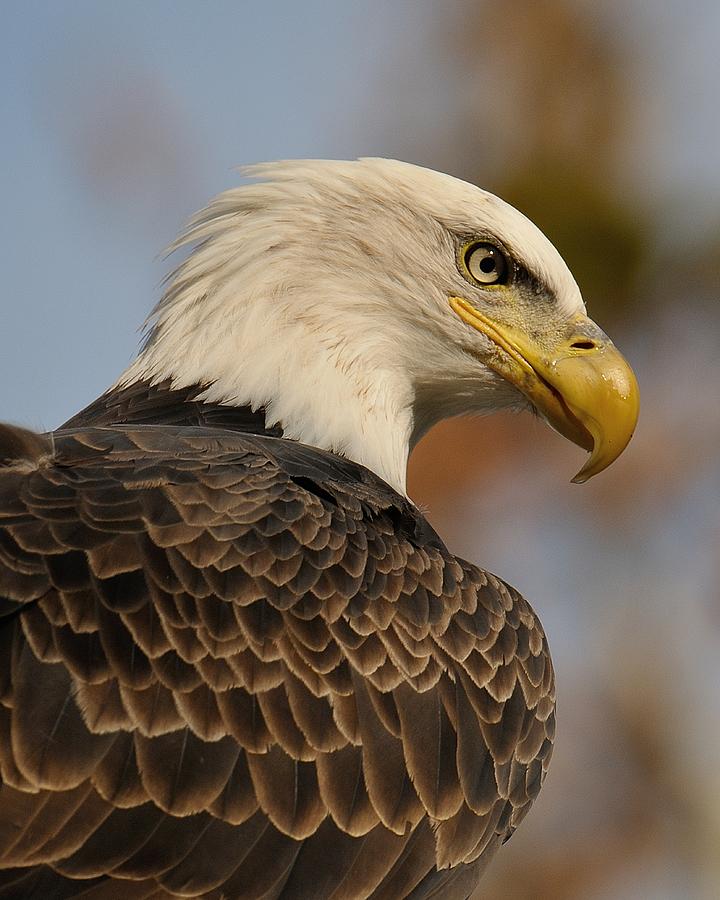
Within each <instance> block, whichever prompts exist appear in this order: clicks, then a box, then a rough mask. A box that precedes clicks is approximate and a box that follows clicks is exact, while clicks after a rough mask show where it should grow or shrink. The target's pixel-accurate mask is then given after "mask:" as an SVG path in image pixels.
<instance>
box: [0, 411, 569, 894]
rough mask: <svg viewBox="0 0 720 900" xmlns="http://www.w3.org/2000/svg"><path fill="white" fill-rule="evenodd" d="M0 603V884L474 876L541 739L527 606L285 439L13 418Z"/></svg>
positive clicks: (525, 786)
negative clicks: (38, 431)
mask: <svg viewBox="0 0 720 900" xmlns="http://www.w3.org/2000/svg"><path fill="white" fill-rule="evenodd" d="M0 616H2V618H1V619H0V779H1V786H0V897H17V896H28V897H48V896H53V897H75V896H82V897H87V898H98V900H99V898H105V897H107V898H111V897H112V898H114V897H117V896H120V895H122V896H123V897H137V898H138V900H140V898H155V897H177V896H183V897H200V896H204V897H218V898H219V897H225V898H272V897H282V898H308V900H309V898H312V900H319V898H331V897H332V898H351V897H352V898H355V897H358V898H359V897H378V898H380V897H390V898H395V897H404V896H413V897H426V896H427V897H430V896H443V897H447V898H453V897H466V896H467V895H468V894H469V892H470V891H471V890H472V885H473V884H474V883H475V881H476V879H477V875H478V873H479V871H480V868H481V867H482V865H484V864H485V863H486V861H487V859H488V858H489V856H490V855H491V854H492V852H493V851H494V849H495V848H496V846H497V845H498V844H499V843H500V842H501V841H502V840H503V839H505V838H506V837H507V836H509V834H511V833H512V831H513V829H514V828H515V827H516V826H517V824H518V822H519V821H520V819H521V818H522V817H523V816H524V815H525V813H526V812H527V810H528V808H529V806H530V804H531V803H532V801H533V799H534V797H535V796H536V794H537V792H538V790H539V789H540V785H541V782H542V778H543V775H544V772H545V770H546V768H547V764H548V762H549V758H550V752H551V746H552V738H553V725H554V712H553V710H554V703H553V675H552V668H551V664H550V659H549V655H548V650H547V645H546V642H545V638H544V635H543V632H542V630H541V627H540V625H539V623H538V621H537V619H536V617H535V615H534V613H533V612H532V610H531V609H530V607H529V606H528V605H527V603H526V602H525V601H524V600H523V599H522V598H521V597H520V596H519V595H518V594H517V593H516V592H515V591H513V590H512V589H511V588H509V587H507V586H506V585H505V584H503V583H502V582H501V581H499V580H498V579H496V578H494V577H493V576H491V575H489V574H486V573H485V572H482V571H481V570H479V569H477V568H475V567H473V566H470V565H468V564H467V563H464V562H463V561H461V560H458V559H455V558H454V557H452V556H451V555H450V554H449V553H448V552H447V550H446V549H445V547H444V546H443V545H442V543H441V542H440V541H439V539H437V536H436V535H434V533H433V532H432V530H431V529H430V528H429V526H428V525H427V523H426V522H425V521H424V520H423V519H422V517H421V516H420V515H419V514H418V513H417V512H416V511H415V510H414V508H413V507H411V506H410V505H409V504H408V503H407V501H405V500H403V498H401V497H399V496H398V495H396V494H394V493H393V492H392V491H391V490H390V488H388V487H387V485H385V484H384V483H382V482H380V481H379V480H378V479H375V478H374V476H372V475H371V474H370V473H368V472H366V471H365V470H361V469H360V468H359V467H355V466H353V464H349V463H347V462H345V461H342V460H339V459H337V458H335V457H333V456H331V455H330V454H324V453H321V452H320V451H315V450H312V449H311V448H305V447H301V446H300V445H297V444H291V443H290V442H286V441H282V440H279V439H274V438H270V437H257V436H249V435H241V434H233V433H231V432H228V431H223V430H221V429H203V428H181V427H173V426H116V427H114V428H94V429H92V428H91V429H76V430H69V431H65V432H60V433H57V434H56V435H55V436H54V438H53V440H52V442H51V441H50V440H49V439H45V438H42V437H40V436H38V435H33V434H30V433H27V432H22V431H21V430H19V429H10V428H7V427H5V428H4V430H3V431H2V432H0ZM120 892H122V893H120Z"/></svg>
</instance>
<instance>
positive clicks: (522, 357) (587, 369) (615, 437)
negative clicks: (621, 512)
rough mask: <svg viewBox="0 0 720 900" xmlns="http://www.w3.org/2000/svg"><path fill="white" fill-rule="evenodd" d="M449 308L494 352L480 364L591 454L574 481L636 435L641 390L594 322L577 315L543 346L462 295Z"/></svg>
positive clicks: (597, 469)
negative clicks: (564, 330) (495, 319)
mask: <svg viewBox="0 0 720 900" xmlns="http://www.w3.org/2000/svg"><path fill="white" fill-rule="evenodd" d="M450 306H451V307H452V309H453V310H454V311H455V312H456V313H457V314H458V316H460V318H461V319H462V320H463V322H466V323H467V324H468V325H472V327H473V328H475V329H477V330H478V331H481V332H482V333H483V334H484V335H486V337H488V338H489V339H490V340H491V341H492V342H493V344H494V345H495V347H496V348H497V352H496V353H495V354H494V355H493V356H492V357H490V358H489V359H487V360H485V362H487V364H488V365H489V366H490V367H491V368H492V369H494V370H495V371H496V372H497V373H498V374H499V375H502V377H503V378H505V379H506V380H507V381H509V382H510V383H511V384H513V385H515V387H516V388H518V390H520V391H521V392H522V393H523V394H525V396H526V397H527V398H528V399H529V400H530V401H531V403H532V404H533V406H535V408H536V409H537V410H538V411H539V412H540V413H541V414H542V415H543V416H544V417H545V418H546V419H547V421H548V422H549V423H550V425H552V426H553V428H555V429H556V431H559V432H560V434H562V435H563V436H564V437H566V438H568V439H569V440H571V441H573V443H575V444H578V445H579V446H580V447H582V448H583V449H585V450H588V451H589V452H590V457H589V459H588V461H587V462H586V463H585V465H584V466H583V467H582V469H581V470H580V471H579V472H578V473H577V475H576V476H575V477H574V478H573V479H572V480H573V481H574V482H576V483H582V482H584V481H587V480H588V479H589V478H592V476H593V475H597V473H598V472H602V470H603V469H606V468H607V467H608V466H609V465H610V464H611V463H612V462H614V461H615V460H616V459H617V458H618V456H620V454H621V453H622V452H623V450H624V449H625V447H626V446H627V444H628V442H629V440H630V438H631V437H632V435H633V431H634V430H635V425H636V423H637V418H638V409H639V403H640V391H639V389H638V384H637V381H636V379H635V374H634V373H633V370H632V369H631V368H630V366H629V365H628V363H627V362H626V361H625V359H624V358H623V356H622V354H621V353H620V352H619V351H618V350H617V349H616V348H615V346H614V345H613V343H612V341H611V340H610V339H609V338H608V337H607V336H606V335H605V334H603V332H602V331H601V330H600V329H599V328H598V327H597V325H595V323H594V322H593V321H592V320H591V319H589V318H587V316H583V315H578V316H576V317H575V318H573V320H572V321H571V322H570V326H569V330H568V332H567V334H566V335H564V336H563V337H562V338H560V339H555V340H552V341H550V342H549V343H552V344H553V346H549V345H548V346H542V347H541V346H540V345H539V344H537V343H534V342H533V341H532V340H531V339H530V338H529V337H528V335H526V334H523V333H521V332H520V331H519V330H517V329H515V328H512V327H511V326H508V325H500V324H498V323H497V322H493V321H491V320H490V319H489V318H487V316H485V315H483V314H482V313H481V312H479V311H478V310H477V309H475V307H474V306H473V305H472V304H471V303H469V302H468V301H467V300H464V299H463V298H461V297H450Z"/></svg>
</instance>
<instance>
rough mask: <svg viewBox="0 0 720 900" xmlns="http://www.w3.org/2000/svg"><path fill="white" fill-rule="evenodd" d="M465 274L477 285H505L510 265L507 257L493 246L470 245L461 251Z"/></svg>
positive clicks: (482, 244)
mask: <svg viewBox="0 0 720 900" xmlns="http://www.w3.org/2000/svg"><path fill="white" fill-rule="evenodd" d="M463 263H464V265H465V269H466V271H467V273H468V274H469V275H470V277H471V278H472V280H473V281H475V282H476V283H477V284H479V285H482V286H485V285H489V284H506V283H507V279H508V274H509V272H510V265H509V263H508V259H507V256H506V255H505V254H504V253H503V251H502V250H499V249H498V248H497V247H495V246H494V245H493V244H488V243H485V242H482V243H477V242H475V243H472V244H468V246H467V247H466V248H465V250H464V251H463Z"/></svg>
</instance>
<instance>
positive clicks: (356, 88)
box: [0, 0, 720, 427]
mask: <svg viewBox="0 0 720 900" xmlns="http://www.w3.org/2000/svg"><path fill="white" fill-rule="evenodd" d="M579 3H580V5H583V6H586V7H590V8H592V9H593V10H595V9H597V13H596V12H593V15H597V16H598V17H600V20H601V26H602V27H605V28H608V29H611V30H614V31H616V32H617V33H618V34H620V35H621V37H622V40H623V41H624V42H625V43H626V44H627V45H628V46H629V47H630V49H631V56H632V57H634V58H635V59H637V60H639V61H644V63H645V64H646V65H644V68H643V70H642V74H641V75H640V76H638V77H637V78H636V79H635V82H634V88H633V89H634V90H636V91H640V92H641V93H644V94H645V97H644V98H643V104H642V105H643V106H644V107H645V114H646V115H647V117H648V119H647V122H648V124H647V125H645V124H642V123H641V127H643V128H644V127H653V128H657V130H658V132H659V134H660V135H661V138H660V139H658V140H657V141H655V142H653V144H652V147H651V149H650V153H651V158H650V159H647V158H646V157H647V156H648V148H647V146H644V147H643V157H642V158H641V159H637V158H635V159H633V158H629V159H628V168H627V171H628V177H629V178H631V179H633V180H642V181H643V182H645V183H646V189H647V191H648V193H649V194H651V195H652V194H655V195H657V196H663V195H665V196H669V195H673V194H676V195H681V196H686V197H687V198H688V202H687V203H684V204H681V205H680V212H679V213H678V215H679V216H680V217H681V218H682V217H684V219H685V220H686V221H684V222H682V221H681V222H680V223H679V224H682V225H683V226H684V227H688V228H698V227H705V226H706V225H707V223H708V222H712V221H713V216H714V210H715V209H716V208H717V201H718V195H719V194H720V166H718V164H717V163H718V148H719V146H720V141H719V140H718V130H719V128H718V115H717V113H716V107H717V98H716V91H717V85H718V83H719V80H720V68H719V66H718V56H719V55H718V53H717V41H718V35H719V34H720V5H718V4H716V3H714V2H710V0H706V2H702V0H691V2H689V3H688V2H683V3H680V2H675V0H669V2H649V0H645V2H641V0H632V2H630V3H614V4H613V3H604V4H603V3H601V4H597V3H595V4H589V3H586V2H585V0H579ZM463 9H466V7H465V6H463V5H462V4H458V3H457V2H454V0H449V2H429V0H417V2H412V3H411V2H397V3H387V2H382V0H365V2H357V3H351V2H346V3H337V2H336V3H332V2H320V0H310V2H303V3H297V2H290V0H276V2H273V3H265V2H217V0H216V2H205V3H199V2H194V3H190V2H167V0H164V2H163V0H151V2H132V0H124V2H123V3H110V2H88V0H74V2H47V0H44V2H37V0H25V2H5V3H3V28H2V32H1V33H0V84H1V85H2V95H1V96H2V122H3V140H2V141H1V142H0V178H1V179H2V197H3V212H4V214H3V217H2V241H0V254H1V258H0V265H1V266H2V272H3V276H4V278H3V297H2V299H1V300H0V334H1V335H2V352H1V353H0V413H1V414H2V416H3V418H6V419H10V420H13V421H18V422H24V423H27V424H30V425H33V426H39V427H51V426H54V425H56V424H58V423H59V422H61V421H62V420H64V418H65V417H67V416H68V415H70V414H71V413H72V412H73V411H74V410H76V409H77V408H78V407H79V406H81V405H82V404H84V403H85V402H87V401H89V400H91V399H92V398H93V397H94V396H95V395H96V394H97V393H98V392H99V391H101V390H102V389H104V388H105V387H106V386H107V385H108V384H109V383H110V382H111V381H112V380H113V378H114V377H115V375H116V374H117V373H118V372H119V371H120V370H121V369H122V368H123V367H124V366H125V365H126V363H127V362H128V360H129V359H130V357H131V356H132V354H133V352H134V350H135V347H136V346H137V339H138V338H137V328H138V326H139V324H140V323H141V321H142V320H143V318H144V316H145V314H146V313H147V312H148V310H149V309H150V308H151V306H152V305H153V303H154V302H155V300H156V299H157V297H158V286H159V282H160V280H161V277H162V275H163V274H164V272H165V271H166V270H167V266H166V265H165V264H164V263H163V262H162V261H161V260H160V258H159V254H160V253H161V251H162V249H163V247H164V246H166V245H167V244H168V243H169V242H170V240H171V239H172V238H173V237H174V235H175V234H176V233H177V231H178V229H179V228H180V226H181V225H182V223H183V222H184V221H185V220H186V218H187V217H188V216H189V215H190V214H191V213H192V212H193V211H194V210H195V209H197V208H198V207H199V206H200V205H202V204H203V203H204V202H205V201H206V199H207V198H208V197H210V196H211V195H212V194H214V193H216V192H217V191H220V190H222V189H223V188H225V187H228V186H231V185H232V184H233V183H235V181H236V178H237V176H236V174H235V173H234V172H233V167H235V166H237V165H240V164H242V163H245V162H252V161H257V160H264V159H274V158H281V157H296V156H321V157H353V156H359V155H365V154H377V155H401V156H403V157H404V158H407V159H410V160H411V161H415V162H420V163H423V164H427V165H431V166H432V165H438V164H439V162H440V161H439V159H438V154H437V153H436V152H435V149H434V143H433V141H434V136H435V135H437V134H438V133H442V129H443V127H444V123H445V122H449V121H450V119H451V118H452V116H453V115H454V113H455V109H456V106H457V103H458V101H459V99H460V98H461V97H462V95H463V90H464V81H463V63H462V60H461V59H457V60H453V54H452V52H451V51H450V52H447V44H448V43H449V42H450V41H451V40H452V37H453V34H454V29H457V27H458V22H457V18H458V11H460V13H461V14H463V15H465V14H466V13H463V12H462V11H463ZM477 15H478V17H482V20H483V21H484V20H486V21H487V29H486V33H487V40H488V41H492V33H493V27H492V26H493V17H494V16H498V15H502V9H501V7H498V6H496V5H495V6H493V5H488V6H485V5H484V4H482V3H479V4H477ZM483 33H484V32H483ZM477 52H478V54H480V55H482V53H483V47H482V46H478V48H477ZM494 90H495V86H494V85H493V84H488V95H489V96H492V94H493V91H494ZM658 125H659V128H658ZM472 127H473V128H475V127H476V125H475V124H473V125H472ZM488 139H489V141H492V129H490V130H489V131H488ZM447 155H448V154H447V152H446V153H445V154H444V158H443V162H444V163H445V166H446V168H447V167H448V164H447ZM450 163H451V164H452V160H450ZM677 224H678V223H677V222H675V223H673V225H672V228H675V227H676V226H677Z"/></svg>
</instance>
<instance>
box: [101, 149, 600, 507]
mask: <svg viewBox="0 0 720 900" xmlns="http://www.w3.org/2000/svg"><path fill="white" fill-rule="evenodd" d="M245 174H247V175H250V176H252V177H254V178H260V179H264V180H263V181H261V182H259V183H252V184H247V185H244V186H242V187H239V188H236V189H234V190H230V191H227V192H225V193H223V194H221V195H219V196H218V197H217V198H216V199H215V200H213V201H212V202H211V203H210V204H209V206H208V207H207V208H206V209H204V210H203V211H202V212H200V213H199V214H198V215H197V216H196V217H195V219H194V220H193V221H192V222H191V223H190V226H189V228H188V230H187V232H186V233H185V234H184V235H183V236H182V237H181V239H180V240H179V241H178V242H177V244H176V245H175V246H181V245H184V244H189V243H191V244H196V246H195V249H194V250H193V252H192V253H191V255H190V256H189V257H188V259H187V260H186V261H185V262H183V263H182V264H181V265H180V266H179V267H178V269H177V270H176V271H175V272H174V273H173V276H172V277H171V279H170V281H169V284H168V287H167V290H166V292H165V294H164V296H163V298H162V300H161V301H160V303H159V304H158V306H157V308H156V309H155V310H154V312H153V315H152V317H151V325H150V332H149V336H148V340H147V342H146V344H145V346H144V347H143V349H142V350H141V352H140V355H139V356H138V358H137V359H136V360H135V361H134V362H133V363H132V365H131V366H130V367H129V368H128V369H127V370H126V372H125V373H124V374H123V375H122V376H121V377H120V379H119V380H118V385H127V384H129V383H132V382H134V381H137V380H140V379H151V380H152V381H153V382H159V381H162V380H164V379H168V378H169V379H171V380H172V384H173V387H177V388H181V387H187V386H190V385H196V384H206V385H208V387H207V389H206V390H205V392H204V394H203V395H202V398H201V399H204V400H207V401H213V402H220V403H227V404H232V405H250V406H252V407H253V408H255V409H257V408H259V407H264V408H265V414H266V421H267V423H268V425H273V424H277V423H279V424H281V426H282V428H283V430H284V434H285V436H286V437H288V438H291V439H295V440H298V441H302V442H304V443H307V444H311V445H313V446H316V447H322V448H324V449H327V450H331V451H334V452H336V453H339V454H342V455H345V456H347V457H349V458H351V459H354V460H356V461H358V462H360V463H362V464H364V465H365V466H367V467H368V468H371V469H373V470H374V471H375V472H377V473H378V474H379V475H380V476H381V477H383V478H384V479H385V480H386V481H388V482H389V483H390V484H391V485H393V486H394V487H395V488H396V489H397V490H399V491H401V492H404V491H405V478H406V467H407V458H408V454H409V451H410V449H411V448H412V446H414V444H415V443H416V442H417V440H419V438H420V437H421V436H422V434H423V433H424V432H425V431H427V429H428V428H429V427H431V426H432V425H433V424H434V423H435V422H437V421H439V420H440V419H442V418H446V417H447V416H452V415H457V414H460V413H465V412H484V411H489V410H491V409H498V408H502V407H509V406H525V405H527V403H526V401H525V400H524V399H523V398H522V395H521V394H520V393H519V392H518V391H517V390H516V389H515V388H513V387H512V386H511V385H509V384H508V383H507V382H506V381H504V380H503V379H502V378H501V377H500V376H498V375H496V374H495V373H494V372H493V371H492V370H491V369H489V368H487V367H485V366H483V365H482V364H481V363H480V362H478V359H477V357H476V356H473V355H471V354H470V353H468V352H467V341H468V340H469V339H470V337H468V329H467V328H466V326H464V325H463V323H462V322H461V321H460V320H459V319H458V317H457V316H455V315H454V314H453V313H452V311H451V309H450V307H449V305H448V297H449V296H451V295H458V294H459V295H461V296H462V295H465V296H467V294H468V291H471V288H470V287H469V285H468V283H467V281H465V280H464V279H463V276H462V275H461V273H460V271H459V269H458V267H457V264H456V255H457V247H456V243H455V239H454V235H456V234H457V233H464V234H476V233H477V234H490V235H495V236H497V237H498V239H500V240H501V241H502V242H503V244H504V245H505V246H506V247H507V248H508V249H509V250H511V251H512V253H513V254H514V255H515V256H516V257H517V258H518V259H520V260H522V262H523V264H524V266H525V267H526V268H527V269H528V270H529V271H531V272H532V273H533V274H534V275H535V276H536V277H537V278H538V279H539V280H540V281H541V282H542V283H543V284H544V285H546V286H547V289H548V291H549V292H550V293H551V294H552V296H553V297H554V302H555V303H556V305H557V308H558V311H559V312H560V313H561V314H563V315H566V316H568V317H569V316H571V315H572V314H573V313H576V312H578V311H580V310H583V309H584V307H583V304H582V299H581V297H580V292H579V290H578V288H577V285H576V284H575V281H574V280H573V277H572V275H571V274H570V272H569V270H568V268H567V266H566V265H565V263H564V262H563V260H562V258H561V257H560V255H559V254H558V253H557V251H556V250H555V248H554V247H553V246H552V244H551V243H550V242H549V241H548V240H547V238H546V237H545V236H544V235H543V234H542V233H541V232H540V231H539V230H538V229H537V228H536V227H535V226H534V225H533V224H532V223H531V222H530V221H529V220H528V219H526V218H525V217H524V216H523V215H522V214H521V213H519V212H517V210H515V209H513V208H512V207H511V206H509V205H508V204H507V203H505V202H503V201H502V200H500V199H498V198H497V197H495V196H494V195H492V194H489V193H487V192H485V191H482V190H480V189H479V188H477V187H475V186H473V185H470V184H467V183H466V182H463V181H459V180H457V179H455V178H452V177H450V176H448V175H442V174H439V173H437V172H433V171H431V170H429V169H423V168H419V167H417V166H412V165H410V164H408V163H401V162H397V161H394V160H385V159H361V160H358V161H354V162H333V161H294V162H283V163H271V164H265V165H259V166H253V167H250V168H248V169H247V170H245ZM472 340H473V341H475V342H482V340H483V336H482V335H478V334H473V335H472Z"/></svg>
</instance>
